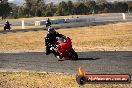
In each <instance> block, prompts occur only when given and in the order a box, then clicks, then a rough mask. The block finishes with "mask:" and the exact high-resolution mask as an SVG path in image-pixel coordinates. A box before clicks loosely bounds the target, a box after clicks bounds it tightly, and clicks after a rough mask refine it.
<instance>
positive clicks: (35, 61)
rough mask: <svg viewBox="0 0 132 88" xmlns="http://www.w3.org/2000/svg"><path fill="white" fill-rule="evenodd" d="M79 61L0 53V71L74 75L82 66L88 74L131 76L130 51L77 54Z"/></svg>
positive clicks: (39, 54)
mask: <svg viewBox="0 0 132 88" xmlns="http://www.w3.org/2000/svg"><path fill="white" fill-rule="evenodd" d="M78 55H79V60H77V61H73V60H65V61H58V60H57V58H55V57H54V55H52V54H51V55H49V56H46V55H45V53H44V52H24V53H0V70H7V71H19V70H30V71H39V72H45V71H46V72H59V73H60V72H64V73H70V74H76V72H77V68H78V67H79V66H80V65H82V66H83V67H84V68H85V69H86V71H87V73H88V74H91V73H92V74H93V73H94V74H104V73H107V74H108V73H110V74H121V73H122V74H126V73H129V74H130V75H131V76H132V51H130V52H126V51H120V52H119V51H93V52H78Z"/></svg>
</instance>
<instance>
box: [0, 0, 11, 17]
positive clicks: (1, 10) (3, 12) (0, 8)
mask: <svg viewBox="0 0 132 88" xmlns="http://www.w3.org/2000/svg"><path fill="white" fill-rule="evenodd" d="M10 10H11V7H10V6H9V3H8V0H0V16H2V19H4V18H6V17H7V15H8V14H9V13H10Z"/></svg>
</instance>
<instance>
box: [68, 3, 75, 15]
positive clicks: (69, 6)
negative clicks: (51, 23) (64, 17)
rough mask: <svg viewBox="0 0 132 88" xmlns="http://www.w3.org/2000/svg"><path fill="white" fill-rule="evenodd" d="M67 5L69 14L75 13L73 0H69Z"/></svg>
mask: <svg viewBox="0 0 132 88" xmlns="http://www.w3.org/2000/svg"><path fill="white" fill-rule="evenodd" d="M67 7H68V14H72V15H73V14H74V12H75V11H74V4H73V2H72V1H68V2H67Z"/></svg>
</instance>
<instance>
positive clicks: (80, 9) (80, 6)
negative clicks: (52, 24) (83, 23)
mask: <svg viewBox="0 0 132 88" xmlns="http://www.w3.org/2000/svg"><path fill="white" fill-rule="evenodd" d="M75 11H76V14H79V15H83V14H87V13H88V12H89V8H87V6H85V4H84V3H76V4H75Z"/></svg>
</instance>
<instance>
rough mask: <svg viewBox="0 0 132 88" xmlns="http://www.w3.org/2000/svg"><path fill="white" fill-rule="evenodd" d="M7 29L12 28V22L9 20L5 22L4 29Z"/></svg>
mask: <svg viewBox="0 0 132 88" xmlns="http://www.w3.org/2000/svg"><path fill="white" fill-rule="evenodd" d="M6 29H9V30H10V23H9V21H6V23H5V26H4V30H6Z"/></svg>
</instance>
